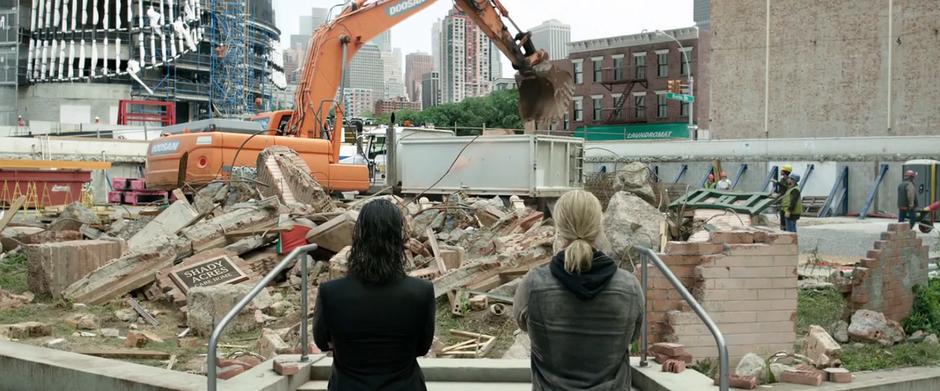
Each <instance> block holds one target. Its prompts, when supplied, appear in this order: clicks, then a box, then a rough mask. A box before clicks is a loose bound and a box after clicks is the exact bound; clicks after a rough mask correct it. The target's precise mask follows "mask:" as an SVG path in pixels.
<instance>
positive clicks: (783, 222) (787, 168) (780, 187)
mask: <svg viewBox="0 0 940 391" xmlns="http://www.w3.org/2000/svg"><path fill="white" fill-rule="evenodd" d="M792 172H793V166H791V165H789V164H784V165H783V167H782V168H781V169H780V180H777V181H774V193H776V194H777V198H780V197H783V193H785V192H786V191H787V189H788V188H789V187H788V186H787V180H788V178H789V177H790V173H792ZM779 209H780V210H779V211H778V212H779V215H780V230H781V231H786V230H787V218H786V217H784V216H783V208H779Z"/></svg>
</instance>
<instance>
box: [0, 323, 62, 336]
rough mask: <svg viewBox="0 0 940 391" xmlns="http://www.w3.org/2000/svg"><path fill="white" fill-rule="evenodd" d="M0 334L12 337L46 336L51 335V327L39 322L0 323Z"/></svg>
mask: <svg viewBox="0 0 940 391" xmlns="http://www.w3.org/2000/svg"><path fill="white" fill-rule="evenodd" d="M0 335H2V336H6V337H7V338H14V339H26V338H39V337H46V336H50V335H52V327H50V326H49V325H47V324H45V323H40V322H22V323H15V324H7V325H0Z"/></svg>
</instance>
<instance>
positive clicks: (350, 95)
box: [343, 88, 375, 118]
mask: <svg viewBox="0 0 940 391" xmlns="http://www.w3.org/2000/svg"><path fill="white" fill-rule="evenodd" d="M343 99H344V100H345V101H346V115H345V116H346V118H362V116H363V115H366V114H369V113H372V109H373V108H374V106H375V100H374V99H373V95H372V90H371V89H369V88H344V89H343Z"/></svg>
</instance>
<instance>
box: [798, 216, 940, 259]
mask: <svg viewBox="0 0 940 391" xmlns="http://www.w3.org/2000/svg"><path fill="white" fill-rule="evenodd" d="M893 222H895V221H894V220H887V219H872V218H869V219H865V220H859V219H858V218H854V217H834V218H826V219H817V218H804V219H801V220H800V224H799V227H798V228H797V233H798V235H799V238H800V253H801V254H804V255H807V254H811V253H813V252H814V251H818V252H817V253H818V254H819V255H820V257H822V258H824V259H825V258H827V257H832V258H836V259H837V260H842V261H849V262H854V261H857V260H858V259H860V258H864V257H865V254H866V253H867V252H868V250H870V249H872V248H873V245H874V242H875V241H876V240H880V238H881V233H882V232H885V231H886V230H887V228H888V224H889V223H893ZM938 232H940V230H937V231H934V232H932V233H929V234H924V233H921V232H919V231H918V232H917V237H919V238H921V239H922V240H923V242H924V244H926V245H928V246H930V248H931V249H934V248H935V247H936V246H937V242H938V238H940V234H938Z"/></svg>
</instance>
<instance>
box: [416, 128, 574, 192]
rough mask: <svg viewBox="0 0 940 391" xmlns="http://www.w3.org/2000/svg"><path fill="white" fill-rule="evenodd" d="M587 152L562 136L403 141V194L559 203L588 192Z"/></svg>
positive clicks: (568, 138)
mask: <svg viewBox="0 0 940 391" xmlns="http://www.w3.org/2000/svg"><path fill="white" fill-rule="evenodd" d="M583 149H584V140H583V139H581V138H575V137H559V136H540V135H514V136H483V137H476V138H474V137H432V138H407V139H402V140H401V141H400V142H399V148H398V150H397V151H398V152H399V154H398V158H397V159H398V160H399V167H400V170H401V171H400V180H401V191H402V193H405V194H418V193H422V192H424V193H426V194H450V193H453V192H455V191H458V190H463V191H465V192H467V193H469V194H474V195H506V196H508V195H518V196H522V197H539V198H553V197H559V196H561V195H562V194H564V193H565V192H567V191H569V190H573V189H580V188H582V187H583V182H582V179H581V174H582V172H581V171H582V161H583V155H584V154H583Z"/></svg>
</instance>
